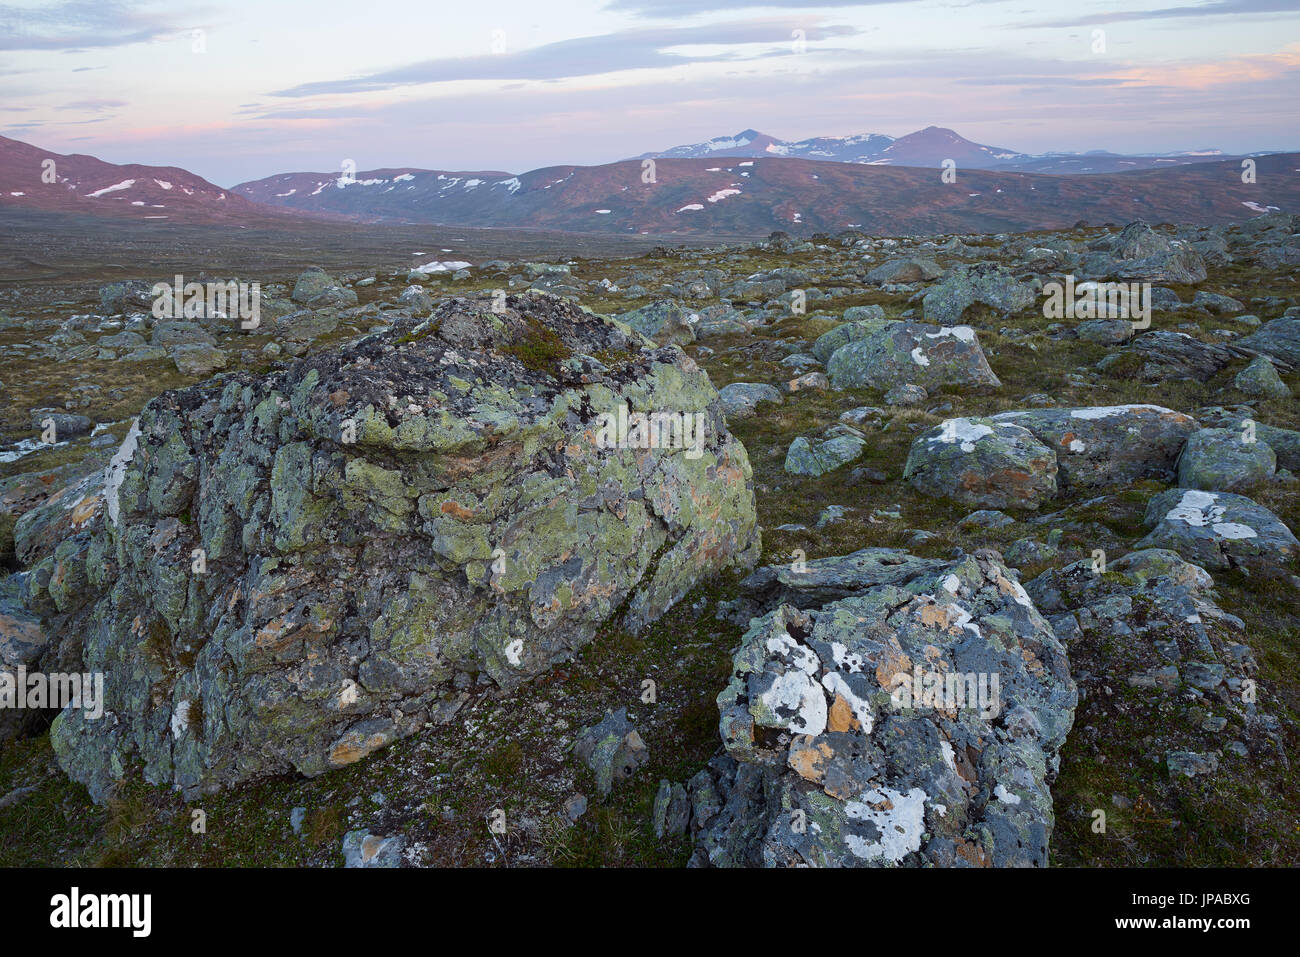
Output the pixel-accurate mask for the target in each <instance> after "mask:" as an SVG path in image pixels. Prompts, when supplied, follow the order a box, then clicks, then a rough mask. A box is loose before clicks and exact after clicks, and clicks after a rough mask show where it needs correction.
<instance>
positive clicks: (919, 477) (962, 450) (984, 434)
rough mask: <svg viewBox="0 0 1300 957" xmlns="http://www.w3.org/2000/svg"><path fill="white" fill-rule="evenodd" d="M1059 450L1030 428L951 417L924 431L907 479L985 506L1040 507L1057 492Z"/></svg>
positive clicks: (914, 449)
mask: <svg viewBox="0 0 1300 957" xmlns="http://www.w3.org/2000/svg"><path fill="white" fill-rule="evenodd" d="M1056 472H1057V467H1056V453H1055V452H1053V451H1052V450H1051V449H1049V448H1048V447H1047V446H1046V445H1044V444H1043V443H1042V442H1040V441H1038V439H1036V438H1035V437H1034V434H1033V433H1032V432H1030V431H1029V430H1028V429H1025V428H1022V427H1021V426H1019V425H1014V424H1012V423H1010V422H994V421H993V420H992V419H980V418H973V419H948V420H946V421H944V422H943V423H941V424H940V425H938V426H936V427H935V428H933V429H930V430H929V431H928V432H925V433H923V434H922V435H920V436H919V437H918V438H917V439H916V441H915V442H913V443H912V448H911V450H910V451H909V452H908V454H907V464H906V465H905V466H904V468H903V478H904V479H906V480H907V481H908V482H910V483H911V485H912V487H913V488H915V489H916V490H917V491H918V492H921V493H923V494H925V495H930V496H933V497H936V498H950V499H952V500H953V501H956V502H962V503H963V504H966V505H978V506H980V507H981V508H1037V507H1038V506H1039V505H1040V504H1042V503H1043V502H1045V501H1047V500H1048V499H1050V498H1052V496H1054V495H1055V494H1056Z"/></svg>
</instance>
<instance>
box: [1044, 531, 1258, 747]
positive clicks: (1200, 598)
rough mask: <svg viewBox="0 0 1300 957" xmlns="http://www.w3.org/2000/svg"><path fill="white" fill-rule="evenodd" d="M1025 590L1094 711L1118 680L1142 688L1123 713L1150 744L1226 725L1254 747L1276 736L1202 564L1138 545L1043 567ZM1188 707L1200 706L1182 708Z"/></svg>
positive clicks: (1186, 739) (1180, 743) (1240, 633)
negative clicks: (1113, 555) (1143, 727)
mask: <svg viewBox="0 0 1300 957" xmlns="http://www.w3.org/2000/svg"><path fill="white" fill-rule="evenodd" d="M1025 591H1027V592H1028V593H1029V595H1030V597H1031V598H1032V599H1033V601H1034V604H1035V605H1037V606H1038V609H1039V610H1040V611H1041V612H1042V613H1043V614H1044V615H1046V616H1047V619H1048V620H1049V621H1050V622H1051V624H1052V628H1053V630H1054V631H1055V632H1056V636H1057V637H1058V638H1059V639H1060V640H1061V643H1062V644H1063V645H1065V648H1066V650H1067V652H1068V653H1069V656H1070V669H1071V672H1072V674H1073V675H1074V678H1075V680H1076V681H1078V682H1079V684H1080V686H1081V688H1087V689H1088V691H1089V698H1090V699H1093V700H1094V702H1095V703H1096V704H1097V705H1098V706H1104V705H1102V701H1104V700H1106V699H1109V698H1110V697H1111V695H1113V694H1114V692H1115V690H1117V689H1116V688H1115V686H1116V685H1117V684H1123V685H1127V686H1128V687H1130V688H1136V689H1142V693H1141V695H1140V698H1139V699H1137V702H1136V707H1133V706H1132V704H1130V705H1129V706H1126V707H1125V709H1124V713H1125V714H1126V716H1128V717H1130V718H1132V719H1133V720H1137V721H1141V722H1151V723H1152V725H1151V730H1152V731H1153V732H1154V733H1155V735H1158V737H1156V738H1155V741H1153V742H1152V744H1153V745H1155V746H1158V747H1162V748H1165V749H1169V748H1189V747H1199V746H1201V745H1202V744H1203V742H1204V741H1205V731H1206V730H1211V729H1215V730H1222V729H1223V728H1224V727H1226V726H1227V725H1228V724H1231V725H1232V729H1233V730H1232V732H1231V733H1232V734H1234V735H1238V734H1239V735H1241V736H1242V737H1243V738H1245V739H1246V740H1249V741H1251V742H1252V744H1253V745H1263V744H1264V743H1265V739H1268V738H1276V734H1275V730H1274V728H1275V721H1274V720H1273V719H1271V717H1270V716H1268V715H1266V714H1265V712H1264V711H1263V710H1262V708H1261V705H1263V704H1264V701H1265V699H1264V698H1261V697H1259V696H1258V695H1256V694H1255V693H1249V694H1248V693H1246V692H1247V687H1248V686H1247V685H1246V682H1247V681H1251V680H1253V679H1255V678H1256V677H1257V675H1258V664H1257V662H1256V661H1255V657H1254V654H1253V653H1252V651H1251V649H1250V647H1249V646H1248V645H1247V644H1245V641H1246V638H1247V635H1246V626H1245V624H1244V623H1243V622H1242V620H1241V619H1240V618H1238V617H1236V616H1235V615H1231V614H1228V613H1227V612H1225V611H1224V610H1223V609H1222V608H1220V607H1219V605H1218V604H1217V602H1216V601H1215V583H1214V579H1213V578H1212V577H1211V576H1210V573H1209V572H1207V571H1206V570H1205V569H1204V568H1202V567H1200V566H1199V565H1194V564H1192V563H1191V562H1188V561H1185V560H1184V559H1183V558H1181V557H1180V556H1179V555H1178V554H1177V553H1176V552H1172V551H1169V550H1168V549H1161V548H1148V549H1141V550H1139V551H1135V552H1130V553H1128V554H1127V555H1124V556H1123V557H1121V558H1117V559H1113V560H1111V561H1109V562H1106V561H1104V560H1102V561H1098V560H1097V559H1095V558H1094V559H1085V560H1083V561H1079V562H1074V563H1073V564H1070V565H1067V566H1065V567H1064V568H1053V569H1049V570H1048V571H1045V572H1043V573H1042V574H1041V575H1039V576H1038V577H1037V578H1035V579H1033V580H1032V581H1030V582H1027V583H1026V584H1025ZM1108 689H1110V690H1108ZM1253 690H1254V689H1253V688H1252V691H1253ZM1128 700H1129V701H1130V702H1132V701H1133V700H1134V699H1132V698H1129V699H1128ZM1186 701H1195V702H1197V706H1195V707H1193V708H1185V707H1183V706H1182V702H1186ZM1175 702H1177V703H1178V706H1177V707H1171V705H1173V704H1174V703H1175ZM1094 720H1096V718H1095V716H1094ZM1207 722H1208V723H1207ZM1157 742H1158V744H1157ZM1280 745H1281V741H1278V740H1275V741H1274V742H1273V745H1272V748H1270V750H1272V749H1274V748H1275V749H1276V750H1277V751H1279V752H1280V751H1281V750H1282V748H1281V746H1280Z"/></svg>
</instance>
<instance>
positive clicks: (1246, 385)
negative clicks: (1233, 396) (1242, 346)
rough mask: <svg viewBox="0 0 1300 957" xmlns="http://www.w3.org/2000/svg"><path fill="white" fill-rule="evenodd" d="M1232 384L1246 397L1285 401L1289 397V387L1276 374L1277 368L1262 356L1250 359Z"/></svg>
mask: <svg viewBox="0 0 1300 957" xmlns="http://www.w3.org/2000/svg"><path fill="white" fill-rule="evenodd" d="M1232 384H1233V385H1235V386H1236V387H1237V389H1238V390H1239V391H1241V392H1244V393H1246V395H1254V396H1259V397H1260V398H1263V399H1286V398H1289V397H1290V395H1291V389H1290V387H1289V386H1287V384H1286V383H1285V382H1283V381H1282V377H1281V376H1280V375H1278V374H1277V367H1276V366H1275V365H1273V363H1272V362H1270V361H1269V360H1268V359H1267V358H1266V357H1264V356H1256V357H1255V358H1253V359H1251V360H1250V362H1249V364H1247V366H1246V368H1244V369H1242V370H1241V371H1240V372H1238V373H1237V376H1236V378H1234V379H1233V380H1232Z"/></svg>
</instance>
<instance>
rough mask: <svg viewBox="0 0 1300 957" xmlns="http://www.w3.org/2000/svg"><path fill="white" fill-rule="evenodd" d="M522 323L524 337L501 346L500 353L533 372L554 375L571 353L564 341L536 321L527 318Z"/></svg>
mask: <svg viewBox="0 0 1300 957" xmlns="http://www.w3.org/2000/svg"><path fill="white" fill-rule="evenodd" d="M524 321H525V322H526V323H527V331H526V332H525V333H524V335H523V336H521V337H520V338H518V339H516V340H515V341H514V342H511V343H509V344H508V345H505V346H502V347H501V351H502V352H504V353H506V354H507V355H511V356H514V357H515V358H516V359H518V360H519V361H520V362H522V363H523V364H524V366H525V367H526V368H529V369H532V370H533V371H534V372H545V373H548V374H550V375H554V374H555V372H556V370H557V368H558V367H559V364H560V363H561V362H563V361H564V360H565V359H567V358H569V357H570V356H571V355H572V354H573V353H572V351H571V350H570V349H569V347H568V346H566V345H565V344H564V340H562V339H561V338H560V337H559V336H558V335H556V334H555V332H554V331H553V330H551V329H549V328H547V327H546V326H545V325H543V324H542V323H541V322H539V321H538V320H536V319H533V318H532V317H527V318H526V319H525V320H524Z"/></svg>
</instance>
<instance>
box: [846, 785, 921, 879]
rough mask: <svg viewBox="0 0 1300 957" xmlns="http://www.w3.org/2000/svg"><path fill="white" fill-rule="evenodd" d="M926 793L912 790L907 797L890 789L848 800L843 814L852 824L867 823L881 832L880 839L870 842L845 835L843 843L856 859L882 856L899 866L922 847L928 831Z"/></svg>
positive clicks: (915, 789)
mask: <svg viewBox="0 0 1300 957" xmlns="http://www.w3.org/2000/svg"><path fill="white" fill-rule="evenodd" d="M925 801H926V793H925V792H924V791H922V790H921V789H920V788H912V789H911V790H909V791H908V792H907V793H906V794H904V793H902V792H900V791H895V790H892V789H890V788H877V789H873V790H871V791H867V792H865V793H863V795H862V799H861V800H860V801H849V802H847V803H846V804H845V805H844V813H845V815H846V816H847V817H848V818H849V820H852V821H866V822H867V823H869V824H872V825H874V826H875V827H876V829H877V830H879V831H880V839H879V840H877V841H868V840H866V839H864V838H862V837H860V836H858V835H857V834H846V835H845V836H844V843H845V844H847V845H848V847H849V850H850V851H852V852H853V855H854V856H855V857H860V858H862V859H863V860H873V859H875V858H878V857H883V858H885V860H887V861H889V862H890V863H891V864H897V863H898V862H899V861H901V860H902V859H903V858H904V857H906V856H907V855H908V854H911V853H913V852H914V851H918V850H920V848H921V835H922V834H923V833H924V831H925Z"/></svg>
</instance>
